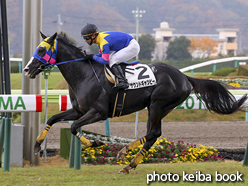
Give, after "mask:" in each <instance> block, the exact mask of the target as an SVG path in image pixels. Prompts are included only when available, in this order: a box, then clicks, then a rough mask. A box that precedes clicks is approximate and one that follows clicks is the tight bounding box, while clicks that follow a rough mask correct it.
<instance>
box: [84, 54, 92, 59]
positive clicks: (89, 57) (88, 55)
mask: <svg viewBox="0 0 248 186" xmlns="http://www.w3.org/2000/svg"><path fill="white" fill-rule="evenodd" d="M93 55H94V54H87V55H86V56H84V59H85V60H92V59H93Z"/></svg>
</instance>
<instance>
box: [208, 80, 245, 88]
mask: <svg viewBox="0 0 248 186" xmlns="http://www.w3.org/2000/svg"><path fill="white" fill-rule="evenodd" d="M210 80H215V81H218V82H221V83H224V84H226V85H230V86H231V87H232V88H234V89H248V81H247V79H242V78H235V79H215V78H214V79H213V78H210Z"/></svg>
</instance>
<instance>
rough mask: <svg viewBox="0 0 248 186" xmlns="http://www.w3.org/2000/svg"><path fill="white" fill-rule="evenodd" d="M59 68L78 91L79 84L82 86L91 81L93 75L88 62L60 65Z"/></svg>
mask: <svg viewBox="0 0 248 186" xmlns="http://www.w3.org/2000/svg"><path fill="white" fill-rule="evenodd" d="M58 68H59V70H60V72H61V74H62V75H63V76H64V78H65V80H66V81H67V83H68V84H69V86H70V87H71V88H72V89H77V86H78V85H79V82H80V84H81V83H83V82H84V81H85V82H87V81H89V79H90V78H91V76H92V74H93V71H92V69H91V67H90V65H89V64H88V63H87V62H70V63H66V64H63V65H58Z"/></svg>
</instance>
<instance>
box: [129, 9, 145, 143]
mask: <svg viewBox="0 0 248 186" xmlns="http://www.w3.org/2000/svg"><path fill="white" fill-rule="evenodd" d="M132 13H133V14H134V17H135V18H136V40H137V42H139V19H140V18H141V17H142V14H144V13H146V11H145V10H139V7H137V8H136V10H133V11H132ZM138 59H139V55H137V56H136V60H138ZM138 118H139V112H136V113H135V138H136V139H138V120H139V119H138Z"/></svg>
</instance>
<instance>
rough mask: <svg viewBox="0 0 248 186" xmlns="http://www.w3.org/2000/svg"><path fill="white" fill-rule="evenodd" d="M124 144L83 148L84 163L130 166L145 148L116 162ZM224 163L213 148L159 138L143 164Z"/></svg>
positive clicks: (137, 148) (137, 149) (132, 152)
mask: <svg viewBox="0 0 248 186" xmlns="http://www.w3.org/2000/svg"><path fill="white" fill-rule="evenodd" d="M124 146H125V145H124V144H121V145H120V144H110V143H108V144H106V145H104V146H101V147H96V148H92V147H88V148H87V147H84V146H83V148H82V157H83V163H86V164H92V165H96V164H106V163H108V164H119V165H121V164H129V163H130V161H131V160H132V159H133V158H134V157H135V156H136V154H137V153H138V152H139V150H140V149H141V148H142V147H143V145H140V146H138V147H136V148H135V149H134V150H133V151H131V152H129V153H128V154H127V156H126V159H125V160H118V161H117V160H116V158H115V157H116V155H117V154H118V152H119V151H120V150H121V149H122V148H123V147H124ZM218 160H220V161H224V158H223V157H220V156H218V150H216V149H214V148H213V147H209V146H203V145H199V147H196V145H193V144H184V142H183V141H178V142H177V143H173V142H169V141H167V140H166V138H159V139H158V140H157V141H156V142H155V144H154V145H153V146H152V147H151V149H150V150H149V151H148V153H147V154H146V156H145V157H144V158H143V160H142V161H141V163H181V162H205V161H218Z"/></svg>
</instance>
